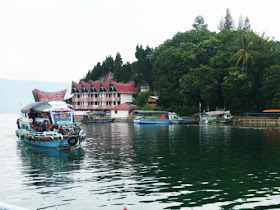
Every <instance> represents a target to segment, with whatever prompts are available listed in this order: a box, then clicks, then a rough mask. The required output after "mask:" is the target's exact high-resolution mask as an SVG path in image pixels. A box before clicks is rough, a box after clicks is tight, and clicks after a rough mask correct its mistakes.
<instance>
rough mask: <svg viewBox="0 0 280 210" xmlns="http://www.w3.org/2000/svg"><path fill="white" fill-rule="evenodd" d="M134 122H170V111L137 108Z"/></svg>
mask: <svg viewBox="0 0 280 210" xmlns="http://www.w3.org/2000/svg"><path fill="white" fill-rule="evenodd" d="M134 114H135V115H136V117H135V118H134V124H170V123H171V120H170V119H169V115H168V112H166V111H143V110H135V111H134Z"/></svg>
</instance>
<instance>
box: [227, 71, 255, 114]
mask: <svg viewBox="0 0 280 210" xmlns="http://www.w3.org/2000/svg"><path fill="white" fill-rule="evenodd" d="M228 72H229V73H228V75H227V76H225V77H224V81H223V83H222V90H223V97H224V101H225V106H226V107H228V108H230V109H232V110H235V112H240V113H243V112H244V111H245V110H248V109H250V107H251V104H250V102H252V101H253V99H252V95H253V84H252V81H251V80H250V77H249V76H248V72H247V71H245V69H244V68H243V67H241V68H240V67H237V66H233V67H230V68H229V69H228ZM248 98H250V99H251V100H247V99H248ZM253 103H254V102H253Z"/></svg>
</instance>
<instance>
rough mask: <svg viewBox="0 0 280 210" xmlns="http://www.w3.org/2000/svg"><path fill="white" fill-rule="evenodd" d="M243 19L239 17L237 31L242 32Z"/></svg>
mask: <svg viewBox="0 0 280 210" xmlns="http://www.w3.org/2000/svg"><path fill="white" fill-rule="evenodd" d="M243 27H244V26H243V17H242V15H240V16H239V20H238V26H237V30H243Z"/></svg>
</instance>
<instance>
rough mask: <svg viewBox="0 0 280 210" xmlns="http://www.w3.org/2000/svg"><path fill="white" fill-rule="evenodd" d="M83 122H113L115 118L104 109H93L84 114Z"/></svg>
mask: <svg viewBox="0 0 280 210" xmlns="http://www.w3.org/2000/svg"><path fill="white" fill-rule="evenodd" d="M81 122H82V123H111V122H114V119H112V118H110V117H108V116H106V113H105V112H103V111H93V112H89V113H88V114H87V115H85V116H83V119H82V120H81Z"/></svg>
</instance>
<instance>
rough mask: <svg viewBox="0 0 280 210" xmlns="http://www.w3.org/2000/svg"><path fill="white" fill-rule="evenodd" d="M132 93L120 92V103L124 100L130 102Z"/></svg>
mask: <svg viewBox="0 0 280 210" xmlns="http://www.w3.org/2000/svg"><path fill="white" fill-rule="evenodd" d="M132 100H133V98H132V94H124V93H122V94H121V104H123V103H126V102H132Z"/></svg>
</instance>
